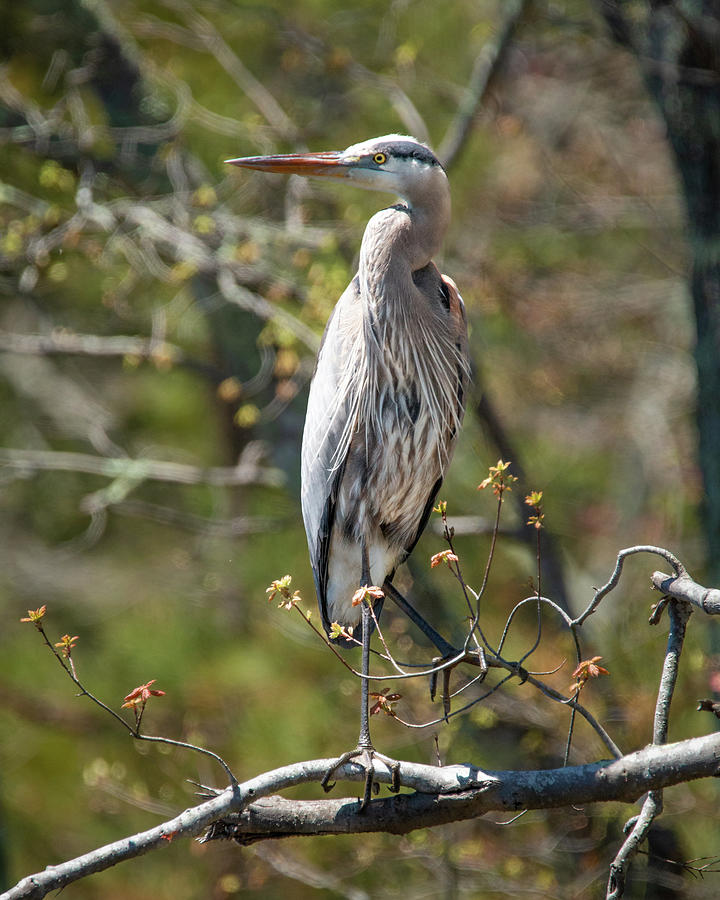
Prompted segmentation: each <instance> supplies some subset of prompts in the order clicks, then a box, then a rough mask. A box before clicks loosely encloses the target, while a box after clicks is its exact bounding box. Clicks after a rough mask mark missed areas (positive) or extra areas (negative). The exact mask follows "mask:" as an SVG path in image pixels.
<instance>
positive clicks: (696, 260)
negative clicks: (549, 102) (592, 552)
mask: <svg viewBox="0 0 720 900" xmlns="http://www.w3.org/2000/svg"><path fill="white" fill-rule="evenodd" d="M596 6H597V7H598V8H599V10H600V11H601V12H602V14H603V16H604V17H605V20H606V22H607V24H608V26H609V28H610V31H611V33H612V35H613V38H614V39H615V40H616V41H618V43H620V44H622V45H623V46H625V47H627V48H628V49H629V50H630V51H631V52H632V53H633V54H634V55H635V56H636V58H637V60H638V63H639V65H640V68H641V70H642V73H643V77H644V79H645V82H646V84H647V86H648V90H649V91H650V93H651V95H652V97H653V99H654V100H655V102H656V103H657V105H658V108H659V110H660V112H661V114H662V117H663V120H664V122H665V126H666V128H667V136H668V141H669V143H670V146H671V147H672V150H673V154H674V158H675V162H676V165H677V167H678V172H679V174H680V183H681V185H682V189H683V195H684V197H685V204H686V207H687V216H688V237H689V246H690V255H691V271H690V291H691V295H692V299H693V305H694V309H695V320H696V327H697V343H696V347H695V360H696V363H697V372H698V391H697V427H698V436H699V461H700V468H701V471H702V477H703V482H704V489H705V490H704V501H703V504H702V510H701V514H702V519H703V527H704V531H705V535H706V542H707V550H708V559H707V569H708V575H707V577H708V579H709V580H710V581H711V582H712V583H716V582H717V581H718V580H720V2H719V0H695V2H684V3H683V4H682V5H680V4H679V3H674V2H670V0H668V2H659V0H655V2H642V3H640V2H622V0H620V2H618V0H596Z"/></svg>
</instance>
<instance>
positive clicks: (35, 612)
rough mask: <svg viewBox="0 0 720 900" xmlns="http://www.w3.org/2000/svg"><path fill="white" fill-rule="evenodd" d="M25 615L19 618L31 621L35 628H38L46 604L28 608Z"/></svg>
mask: <svg viewBox="0 0 720 900" xmlns="http://www.w3.org/2000/svg"><path fill="white" fill-rule="evenodd" d="M27 612H28V614H27V616H24V617H23V618H22V619H20V621H21V622H32V623H33V625H35V627H36V628H40V627H41V626H40V622H41V621H42V618H43V616H44V615H45V613H46V612H47V606H44V605H43V606H40V607H38V608H37V609H29V610H28V611H27Z"/></svg>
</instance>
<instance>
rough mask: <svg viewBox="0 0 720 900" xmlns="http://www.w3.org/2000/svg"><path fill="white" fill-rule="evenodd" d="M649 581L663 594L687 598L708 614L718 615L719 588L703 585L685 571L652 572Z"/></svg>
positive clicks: (676, 597) (719, 612) (719, 602)
mask: <svg viewBox="0 0 720 900" xmlns="http://www.w3.org/2000/svg"><path fill="white" fill-rule="evenodd" d="M651 581H652V583H653V587H654V588H657V590H658V591H661V592H662V593H663V594H668V595H669V596H670V597H675V599H676V600H687V602H688V603H692V605H693V606H697V607H698V609H701V610H702V611H703V612H706V613H707V614H708V615H710V616H717V615H720V590H718V589H717V588H706V587H703V586H702V585H701V584H698V583H697V582H696V581H693V580H692V578H691V577H690V576H689V575H688V574H687V573H685V572H683V573H682V574H680V575H666V574H665V573H664V572H653V575H652V578H651Z"/></svg>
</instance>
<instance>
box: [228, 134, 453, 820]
mask: <svg viewBox="0 0 720 900" xmlns="http://www.w3.org/2000/svg"><path fill="white" fill-rule="evenodd" d="M228 162H230V163H232V164H233V165H237V166H244V167H245V168H250V169H259V170H261V171H263V172H277V173H282V174H298V175H312V176H321V177H334V178H344V179H346V180H347V181H349V182H350V183H351V184H355V185H357V186H358V187H363V188H369V189H371V190H379V191H388V192H391V193H393V194H395V195H399V197H400V198H401V202H398V203H395V204H393V205H392V206H389V207H388V208H387V209H383V210H381V211H380V212H378V213H376V214H375V215H374V216H373V217H372V218H371V219H370V221H369V222H368V224H367V227H366V228H365V234H364V235H363V239H362V244H361V247H360V260H359V265H358V271H357V274H356V275H355V277H354V278H353V280H352V282H351V283H350V284H349V285H348V287H347V289H346V290H345V292H344V293H343V295H342V296H341V297H340V300H339V301H338V303H337V305H336V306H335V309H334V310H333V313H332V316H331V317H330V320H329V322H328V324H327V327H326V329H325V335H324V337H323V342H322V345H321V348H320V352H319V354H318V359H317V368H316V371H315V375H314V378H313V381H312V385H311V388H310V398H309V401H308V408H307V416H306V419H305V431H304V434H303V446H302V510H303V518H304V521H305V529H306V532H307V539H308V545H309V549H310V559H311V562H312V568H313V573H314V576H315V587H316V590H317V596H318V603H319V606H320V612H321V615H322V620H323V625H324V627H325V629H326V631H327V632H328V634H330V633H331V626H332V623H338V624H339V625H341V626H344V628H345V629H353V638H354V639H355V640H357V639H361V641H362V648H363V653H362V673H363V678H362V691H361V693H362V697H361V719H360V737H359V740H358V747H357V749H356V750H354V751H351V752H350V753H348V754H345V755H344V756H343V757H341V760H340V761H342V762H344V761H346V760H348V759H350V758H352V757H354V756H361V757H362V760H363V764H364V765H365V768H366V772H367V776H366V785H365V794H364V798H363V804H362V808H364V807H365V806H366V805H367V802H368V799H369V796H370V789H371V784H372V775H373V769H372V756H373V754H375V755H379V754H376V752H375V751H374V750H373V747H372V743H371V740H370V731H369V726H368V677H367V676H368V665H369V646H370V636H371V632H372V626H373V622H372V614H371V612H370V609H369V607H368V604H367V602H362V603H360V604H358V605H355V606H353V605H352V598H353V595H354V594H355V592H356V591H357V590H358V588H359V587H361V586H365V585H368V586H369V585H384V587H385V589H386V591H388V590H389V591H391V593H392V596H393V599H396V600H397V595H396V592H395V591H394V589H393V588H392V585H391V584H390V582H391V580H392V578H393V575H394V573H395V570H396V568H397V566H398V565H399V564H400V563H402V562H403V561H404V560H405V559H406V558H407V556H408V555H409V553H410V552H411V550H412V549H413V547H414V546H415V544H416V542H417V540H418V538H419V536H420V534H421V533H422V531H423V529H424V528H425V525H426V524H427V520H428V517H429V515H430V513H431V511H432V508H433V505H434V501H435V497H436V495H437V492H438V490H439V488H440V485H441V483H442V480H443V476H444V474H445V471H446V469H447V467H448V464H449V462H450V459H451V457H452V454H453V450H454V447H455V442H456V440H457V436H458V432H459V429H460V426H461V424H462V419H463V414H464V398H465V393H466V385H467V379H468V375H469V362H468V351H467V326H466V321H465V311H464V307H463V302H462V299H461V297H460V294H459V293H458V290H457V288H456V286H455V284H454V282H453V281H452V280H451V279H450V278H448V277H446V276H445V275H441V274H440V272H439V271H438V269H437V267H436V266H435V264H434V263H433V262H432V258H433V256H434V255H435V254H436V253H437V252H438V251H439V249H440V245H441V242H442V240H443V238H444V236H445V232H446V231H447V227H448V224H449V222H450V189H449V185H448V180H447V176H446V174H445V171H444V170H443V168H442V166H441V165H440V163H439V162H438V160H437V159H436V157H435V156H434V154H433V153H432V152H431V151H430V150H429V149H428V148H427V147H426V146H425V145H424V144H421V143H419V142H418V141H416V140H415V139H414V138H411V137H406V136H403V135H396V134H389V135H385V136H384V137H379V138H373V139H372V140H369V141H364V142H363V143H360V144H354V145H353V146H352V147H348V149H347V150H344V151H342V152H329V153H292V154H287V155H284V156H255V157H247V158H243V159H232V160H228ZM400 599H402V598H400ZM379 610H380V604H379V603H376V604H375V606H374V608H373V612H374V613H375V615H376V616H377V615H378V614H379ZM410 611H411V612H412V610H410ZM341 642H342V640H341ZM346 643H347V641H346ZM380 758H382V759H385V761H386V762H388V760H387V758H384V757H382V756H381V757H380ZM340 761H339V762H340ZM339 762H338V763H336V765H335V767H333V769H332V770H330V772H328V775H327V776H326V779H325V780H324V786H325V785H326V784H327V781H328V778H329V776H330V775H331V773H332V771H334V768H336V767H337V765H339ZM389 762H392V761H389Z"/></svg>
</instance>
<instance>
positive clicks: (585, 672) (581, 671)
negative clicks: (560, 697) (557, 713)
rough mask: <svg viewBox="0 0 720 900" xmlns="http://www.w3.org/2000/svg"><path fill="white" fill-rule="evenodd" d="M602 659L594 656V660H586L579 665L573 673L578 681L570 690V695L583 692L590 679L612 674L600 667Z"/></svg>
mask: <svg viewBox="0 0 720 900" xmlns="http://www.w3.org/2000/svg"><path fill="white" fill-rule="evenodd" d="M601 659H602V656H593V658H592V659H584V660H583V661H582V662H581V663H579V664H578V665H577V667H576V668H575V671H574V672H573V673H572V677H573V678H575V679H577V680H576V681H575V683H574V684H571V685H570V687H569V688H568V690H569V691H570V693H572V694H574V693H576V692H577V691H581V690H582V689H583V687H585V684H586V682H587V681H588V680H589V679H590V678H598V677H599V676H600V675H609V674H610V672H608V670H607V669H606V668H605V667H604V666H599V665H598V662H599V661H600V660H601Z"/></svg>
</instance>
